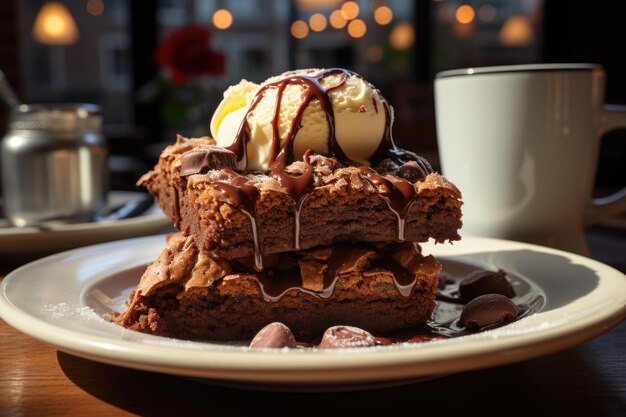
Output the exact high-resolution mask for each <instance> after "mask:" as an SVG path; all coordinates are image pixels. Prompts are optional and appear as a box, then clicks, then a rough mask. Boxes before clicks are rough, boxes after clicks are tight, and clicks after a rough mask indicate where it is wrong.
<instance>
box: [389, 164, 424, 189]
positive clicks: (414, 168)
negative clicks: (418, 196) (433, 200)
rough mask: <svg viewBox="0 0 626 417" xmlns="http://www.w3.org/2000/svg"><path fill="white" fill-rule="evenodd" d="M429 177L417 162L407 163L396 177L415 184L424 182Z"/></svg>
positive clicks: (399, 169)
mask: <svg viewBox="0 0 626 417" xmlns="http://www.w3.org/2000/svg"><path fill="white" fill-rule="evenodd" d="M427 175H428V173H427V172H426V170H425V169H424V168H423V167H422V166H421V165H420V164H419V163H417V161H409V162H405V163H404V164H402V166H401V167H400V168H398V172H397V174H396V176H398V177H400V178H403V179H405V180H407V181H409V182H411V183H413V184H415V183H416V182H418V181H423V180H424V178H426V176H427Z"/></svg>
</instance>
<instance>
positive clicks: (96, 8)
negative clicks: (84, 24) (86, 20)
mask: <svg viewBox="0 0 626 417" xmlns="http://www.w3.org/2000/svg"><path fill="white" fill-rule="evenodd" d="M85 8H86V9H87V13H89V14H90V15H92V16H100V15H101V14H102V13H104V3H102V0H89V1H88V2H87V5H86V6H85Z"/></svg>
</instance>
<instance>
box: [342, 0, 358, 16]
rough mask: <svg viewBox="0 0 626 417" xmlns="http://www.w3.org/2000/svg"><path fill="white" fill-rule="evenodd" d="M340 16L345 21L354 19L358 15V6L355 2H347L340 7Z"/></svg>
mask: <svg viewBox="0 0 626 417" xmlns="http://www.w3.org/2000/svg"><path fill="white" fill-rule="evenodd" d="M341 15H342V16H343V18H344V19H346V20H352V19H356V17H357V16H358V15H359V5H358V4H357V3H356V2H355V1H347V2H345V3H344V4H342V5H341Z"/></svg>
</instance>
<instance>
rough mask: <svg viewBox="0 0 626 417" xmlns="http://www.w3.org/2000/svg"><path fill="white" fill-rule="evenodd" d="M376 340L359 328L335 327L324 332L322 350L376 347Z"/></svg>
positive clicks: (321, 343)
mask: <svg viewBox="0 0 626 417" xmlns="http://www.w3.org/2000/svg"><path fill="white" fill-rule="evenodd" d="M375 345H376V339H375V338H374V336H372V335H371V334H370V333H368V332H366V331H365V330H363V329H359V328H358V327H351V326H333V327H331V328H329V329H328V330H326V331H325V332H324V336H322V341H321V342H320V344H319V345H318V346H317V347H318V348H320V349H334V348H356V347H368V346H375Z"/></svg>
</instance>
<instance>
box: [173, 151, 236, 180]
mask: <svg viewBox="0 0 626 417" xmlns="http://www.w3.org/2000/svg"><path fill="white" fill-rule="evenodd" d="M236 167H237V155H235V153H234V152H231V151H229V150H228V149H225V148H220V147H218V146H211V147H203V148H201V149H197V150H193V151H189V152H186V153H185V154H184V155H183V157H182V161H181V167H180V175H182V176H187V175H194V174H206V173H207V171H209V170H212V169H222V168H236Z"/></svg>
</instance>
